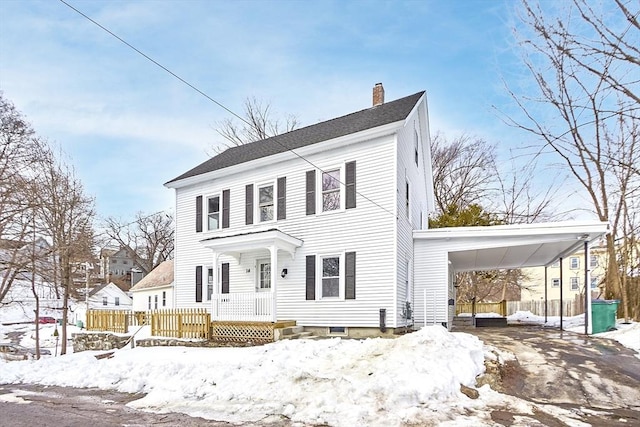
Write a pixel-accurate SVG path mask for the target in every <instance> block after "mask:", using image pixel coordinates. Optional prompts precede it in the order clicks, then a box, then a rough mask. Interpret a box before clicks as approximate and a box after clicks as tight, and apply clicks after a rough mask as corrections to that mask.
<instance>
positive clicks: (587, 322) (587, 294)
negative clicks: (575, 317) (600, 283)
mask: <svg viewBox="0 0 640 427" xmlns="http://www.w3.org/2000/svg"><path fill="white" fill-rule="evenodd" d="M590 266H591V256H590V255H589V242H587V241H586V240H585V242H584V334H585V335H589V334H590V333H591V332H592V329H591V317H590V316H589V312H590V311H591V277H590V274H589V273H590V272H589V267H590Z"/></svg>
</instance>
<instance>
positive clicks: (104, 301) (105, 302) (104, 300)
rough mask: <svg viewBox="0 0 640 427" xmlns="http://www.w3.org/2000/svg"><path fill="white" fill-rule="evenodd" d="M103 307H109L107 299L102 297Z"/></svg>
mask: <svg viewBox="0 0 640 427" xmlns="http://www.w3.org/2000/svg"><path fill="white" fill-rule="evenodd" d="M102 305H107V297H102Z"/></svg>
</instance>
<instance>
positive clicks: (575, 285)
mask: <svg viewBox="0 0 640 427" xmlns="http://www.w3.org/2000/svg"><path fill="white" fill-rule="evenodd" d="M570 283H571V290H572V291H579V290H580V278H579V277H576V276H574V277H571V279H570Z"/></svg>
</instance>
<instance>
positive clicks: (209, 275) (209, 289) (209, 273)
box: [207, 268, 213, 301]
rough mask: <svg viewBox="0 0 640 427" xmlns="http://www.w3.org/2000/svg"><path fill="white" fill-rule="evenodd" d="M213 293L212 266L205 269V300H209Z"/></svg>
mask: <svg viewBox="0 0 640 427" xmlns="http://www.w3.org/2000/svg"><path fill="white" fill-rule="evenodd" d="M211 295H213V268H208V269H207V301H211Z"/></svg>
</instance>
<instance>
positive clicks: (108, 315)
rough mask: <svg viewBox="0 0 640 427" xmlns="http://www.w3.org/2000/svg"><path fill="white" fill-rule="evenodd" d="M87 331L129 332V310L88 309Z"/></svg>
mask: <svg viewBox="0 0 640 427" xmlns="http://www.w3.org/2000/svg"><path fill="white" fill-rule="evenodd" d="M86 327H87V331H109V332H118V333H121V334H126V333H127V332H129V312H128V311H124V310H87V326H86Z"/></svg>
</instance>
